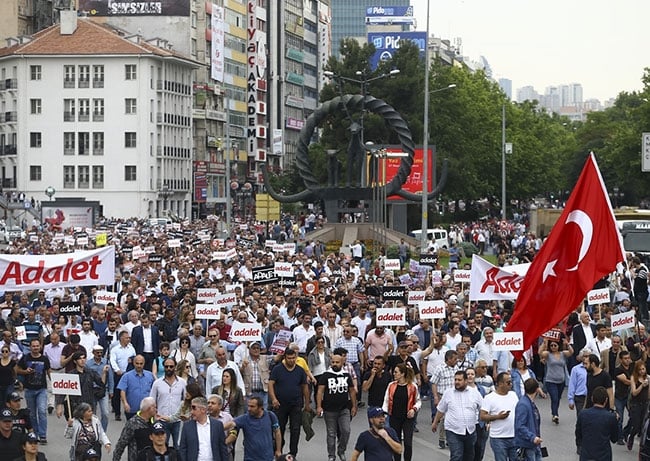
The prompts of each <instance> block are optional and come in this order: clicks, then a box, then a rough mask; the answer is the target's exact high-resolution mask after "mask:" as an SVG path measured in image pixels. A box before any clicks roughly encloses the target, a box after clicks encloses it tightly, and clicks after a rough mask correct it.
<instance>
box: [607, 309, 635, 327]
mask: <svg viewBox="0 0 650 461" xmlns="http://www.w3.org/2000/svg"><path fill="white" fill-rule="evenodd" d="M635 323H636V318H635V315H634V311H629V312H623V313H622V314H614V315H612V332H614V331H620V330H627V329H628V328H632V327H634V324H635Z"/></svg>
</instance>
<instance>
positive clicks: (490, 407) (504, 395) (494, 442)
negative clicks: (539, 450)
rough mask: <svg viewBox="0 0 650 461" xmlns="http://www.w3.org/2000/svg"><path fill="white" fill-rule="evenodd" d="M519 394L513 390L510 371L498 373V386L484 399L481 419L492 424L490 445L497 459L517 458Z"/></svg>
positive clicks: (501, 460)
mask: <svg viewBox="0 0 650 461" xmlns="http://www.w3.org/2000/svg"><path fill="white" fill-rule="evenodd" d="M518 401H519V399H518V398H517V394H515V393H514V392H513V391H512V378H511V377H510V374H509V373H506V372H503V373H499V374H498V375H497V387H496V390H495V392H491V393H489V394H488V395H486V396H485V398H484V399H483V405H482V406H481V420H483V421H485V422H486V423H489V424H490V446H491V447H492V451H493V452H494V459H495V461H504V460H508V459H517V448H516V447H515V446H514V443H513V441H514V438H515V407H516V406H517V402H518Z"/></svg>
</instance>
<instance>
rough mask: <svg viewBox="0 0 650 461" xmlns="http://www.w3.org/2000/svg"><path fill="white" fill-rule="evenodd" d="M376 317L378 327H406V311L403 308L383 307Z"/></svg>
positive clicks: (378, 310) (376, 313)
mask: <svg viewBox="0 0 650 461" xmlns="http://www.w3.org/2000/svg"><path fill="white" fill-rule="evenodd" d="M375 315H376V316H377V326H378V327H381V326H384V327H391V326H403V325H406V309H405V308H403V307H381V308H379V309H377V311H376V312H375Z"/></svg>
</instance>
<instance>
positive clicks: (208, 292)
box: [196, 288, 221, 303]
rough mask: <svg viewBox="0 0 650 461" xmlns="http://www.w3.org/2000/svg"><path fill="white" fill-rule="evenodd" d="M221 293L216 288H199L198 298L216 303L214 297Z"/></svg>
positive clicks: (198, 299) (197, 290)
mask: <svg viewBox="0 0 650 461" xmlns="http://www.w3.org/2000/svg"><path fill="white" fill-rule="evenodd" d="M220 294H221V293H220V292H219V290H217V289H216V288H197V289H196V300H197V301H205V302H208V303H214V299H215V298H216V297H217V296H219V295H220Z"/></svg>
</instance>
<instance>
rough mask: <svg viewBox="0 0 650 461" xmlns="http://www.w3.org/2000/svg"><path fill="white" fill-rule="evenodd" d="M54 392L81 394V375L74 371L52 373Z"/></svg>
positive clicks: (59, 393)
mask: <svg viewBox="0 0 650 461" xmlns="http://www.w3.org/2000/svg"><path fill="white" fill-rule="evenodd" d="M50 379H51V381H52V394H58V395H81V383H80V382H79V375H78V374H73V373H51V374H50Z"/></svg>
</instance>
